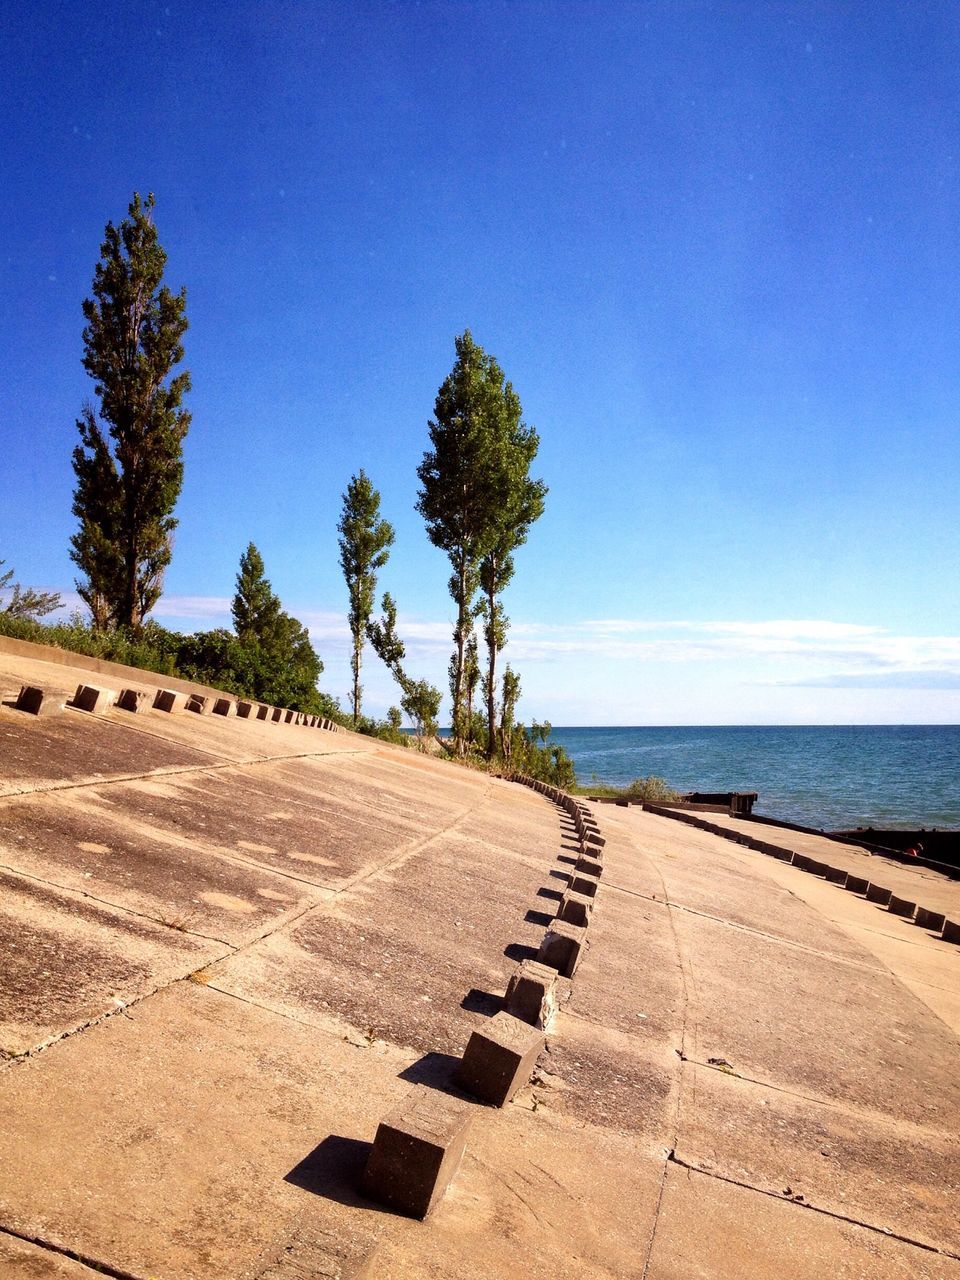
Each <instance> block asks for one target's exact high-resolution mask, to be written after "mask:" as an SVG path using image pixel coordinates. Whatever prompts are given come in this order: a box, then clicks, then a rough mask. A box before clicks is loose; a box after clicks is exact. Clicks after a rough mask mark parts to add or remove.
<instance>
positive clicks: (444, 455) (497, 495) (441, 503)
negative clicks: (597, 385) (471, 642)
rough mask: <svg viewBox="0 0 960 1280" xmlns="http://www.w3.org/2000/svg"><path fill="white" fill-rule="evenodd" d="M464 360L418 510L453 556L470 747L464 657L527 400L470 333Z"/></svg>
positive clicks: (460, 746)
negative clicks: (512, 441)
mask: <svg viewBox="0 0 960 1280" xmlns="http://www.w3.org/2000/svg"><path fill="white" fill-rule="evenodd" d="M456 353H457V358H456V361H455V362H454V366H453V369H452V370H451V372H450V374H449V376H448V377H447V378H446V379H445V380H444V382H443V384H442V385H441V387H440V389H439V391H438V393H437V399H436V404H435V406H434V418H433V419H432V420H431V421H430V423H429V424H428V427H429V432H430V443H431V446H432V447H431V448H430V449H429V450H428V451H427V452H426V453H425V454H424V457H423V461H422V462H421V464H420V466H419V468H418V470H417V474H418V476H419V479H420V486H421V487H420V492H419V494H418V498H417V510H418V511H419V513H420V514H421V515H422V516H423V518H424V521H425V522H426V526H427V534H428V536H429V538H430V541H431V542H432V543H433V544H434V546H436V547H439V548H440V549H441V550H442V551H445V552H446V553H447V556H448V557H449V559H450V564H451V566H452V568H453V573H452V575H451V578H450V594H451V596H452V597H453V600H454V603H455V604H456V608H457V621H456V625H455V627H454V632H453V639H454V646H455V648H454V658H453V670H452V679H451V687H452V695H453V733H454V740H455V746H456V750H457V752H458V753H459V754H462V753H463V751H464V748H465V738H466V723H465V721H466V715H465V710H466V708H465V701H466V700H465V697H464V683H465V682H464V654H465V650H466V646H467V642H468V639H469V636H470V632H471V630H472V629H473V612H472V608H473V600H474V597H475V595H476V591H477V587H478V584H479V579H478V572H479V567H480V564H481V562H482V560H483V558H484V556H486V555H487V553H488V552H489V551H490V549H491V548H492V547H493V545H494V544H495V542H496V539H497V535H498V530H499V527H500V515H499V511H498V506H499V504H500V503H501V502H502V501H503V499H504V496H505V494H506V493H507V491H508V487H509V486H508V484H507V483H506V481H505V478H504V467H505V464H506V459H505V457H504V448H505V444H506V442H507V441H508V440H509V438H510V435H511V431H513V430H515V429H516V425H517V424H518V423H519V421H520V401H519V399H518V397H517V395H516V393H515V392H514V390H513V388H512V386H511V385H510V383H509V382H505V381H504V376H503V372H502V370H501V368H500V366H499V365H498V364H497V362H496V360H495V359H494V358H493V356H489V355H487V353H486V352H485V351H484V350H483V348H482V347H480V346H478V345H477V344H476V343H475V342H474V341H473V338H472V336H471V334H470V331H469V330H467V331H466V332H464V333H463V334H461V335H460V336H459V337H458V338H457V339H456Z"/></svg>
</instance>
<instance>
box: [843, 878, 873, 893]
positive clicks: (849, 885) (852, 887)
mask: <svg viewBox="0 0 960 1280" xmlns="http://www.w3.org/2000/svg"><path fill="white" fill-rule="evenodd" d="M843 887H844V888H845V889H846V890H847V891H848V892H849V893H866V892H867V890H868V889H869V888H870V881H869V880H866V879H864V877H863V876H847V879H846V882H845V884H844V886H843Z"/></svg>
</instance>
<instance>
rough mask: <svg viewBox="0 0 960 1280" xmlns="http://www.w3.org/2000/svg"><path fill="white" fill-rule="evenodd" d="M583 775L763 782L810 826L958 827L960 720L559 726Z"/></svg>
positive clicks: (556, 734)
mask: <svg viewBox="0 0 960 1280" xmlns="http://www.w3.org/2000/svg"><path fill="white" fill-rule="evenodd" d="M550 743H551V744H556V745H559V746H562V747H564V748H565V750H566V751H567V753H568V754H569V755H570V757H571V758H572V760H573V762H574V767H575V768H576V771H577V781H578V783H579V784H580V785H581V786H585V787H588V786H589V785H590V783H591V782H594V781H596V782H606V783H609V784H611V785H613V786H626V785H627V784H628V783H630V782H632V781H633V780H634V778H638V777H646V776H648V775H650V774H655V775H657V776H658V777H661V778H664V779H665V780H666V781H667V783H669V785H670V786H672V787H674V788H676V789H677V790H678V791H756V792H758V794H759V799H758V800H757V803H756V805H755V807H754V808H755V812H756V813H760V814H763V815H765V816H767V817H771V818H780V819H782V820H784V821H787V822H797V823H801V824H803V825H804V826H811V827H823V828H825V829H827V830H839V829H845V828H850V827H858V826H873V827H907V828H912V827H927V828H931V827H937V828H939V829H941V830H943V829H946V828H955V827H960V725H702V726H693V725H683V726H645V727H633V726H620V727H602V726H597V727H564V726H560V725H557V726H554V727H553V730H552V733H551V737H550Z"/></svg>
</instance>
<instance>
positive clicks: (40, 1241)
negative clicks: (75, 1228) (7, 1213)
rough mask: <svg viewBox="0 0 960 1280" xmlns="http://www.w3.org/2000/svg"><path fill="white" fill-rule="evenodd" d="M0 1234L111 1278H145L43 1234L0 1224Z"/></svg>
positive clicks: (134, 1279) (123, 1279)
mask: <svg viewBox="0 0 960 1280" xmlns="http://www.w3.org/2000/svg"><path fill="white" fill-rule="evenodd" d="M0 1235H5V1236H9V1237H10V1238H11V1239H12V1240H20V1241H21V1242H22V1243H23V1244H32V1245H33V1246H34V1247H35V1248H37V1249H43V1250H44V1251H45V1252H47V1253H55V1254H57V1255H59V1256H60V1257H61V1258H69V1259H70V1261H71V1262H79V1263H81V1264H82V1265H83V1266H85V1267H87V1268H88V1269H89V1270H90V1271H95V1272H96V1273H97V1274H98V1275H101V1276H111V1277H112V1278H113V1280H147V1277H145V1276H140V1275H137V1274H136V1273H135V1272H133V1271H124V1270H121V1269H120V1268H119V1267H111V1265H110V1263H109V1262H103V1261H101V1260H100V1259H99V1258H93V1257H91V1256H90V1255H89V1254H86V1253H83V1252H81V1251H80V1250H79V1249H69V1248H68V1247H67V1246H66V1245H63V1244H56V1243H55V1242H54V1241H53V1240H46V1239H44V1237H43V1236H32V1235H28V1234H27V1233H26V1232H25V1231H16V1230H14V1228H13V1227H5V1226H3V1225H2V1224H0Z"/></svg>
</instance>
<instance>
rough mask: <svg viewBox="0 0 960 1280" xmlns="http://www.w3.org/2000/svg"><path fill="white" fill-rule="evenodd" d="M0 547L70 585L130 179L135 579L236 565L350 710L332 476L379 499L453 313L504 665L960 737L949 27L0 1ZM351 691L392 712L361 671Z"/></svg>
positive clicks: (442, 627)
mask: <svg viewBox="0 0 960 1280" xmlns="http://www.w3.org/2000/svg"><path fill="white" fill-rule="evenodd" d="M0 15H2V17H0V70H2V76H0V107H2V118H3V120H4V129H3V134H2V143H0V147H2V150H0V246H2V251H0V443H2V459H3V465H2V467H0V556H2V557H4V558H5V559H6V560H7V561H8V563H10V564H13V565H15V566H16V568H17V571H18V577H19V578H21V579H22V580H23V581H26V582H29V583H31V584H33V585H36V586H44V587H51V588H60V589H64V590H69V589H70V588H71V586H72V580H73V566H72V565H71V564H70V562H69V559H68V556H67V546H68V540H69V537H70V535H71V533H72V531H73V528H74V521H73V518H72V516H71V514H70V504H71V494H72V488H73V474H72V471H71V468H70V454H71V451H72V449H73V447H74V444H75V440H76V433H75V426H74V423H75V419H76V417H77V415H78V413H79V411H80V408H81V406H82V404H83V402H84V399H85V398H86V397H88V396H89V395H90V394H91V385H90V382H89V379H88V378H87V376H86V374H85V373H84V371H83V369H82V367H81V363H80V358H81V330H82V327H83V320H82V316H81V311H80V304H81V301H82V299H83V298H84V297H85V296H87V295H88V294H89V292H90V282H91V277H92V273H93V267H94V264H95V262H96V260H97V257H98V253H99V245H100V241H101V238H102V234H103V227H104V224H105V223H106V221H107V220H108V219H113V220H115V221H119V220H120V219H121V218H122V217H123V216H124V215H125V213H126V208H127V204H128V202H129V200H130V197H131V193H132V192H133V191H134V190H139V191H141V192H147V191H154V192H155V193H156V197H157V211H156V220H157V225H158V228H159V232H160V238H161V241H162V243H163V245H164V247H165V249H166V250H167V253H168V259H169V260H168V269H167V280H168V282H169V283H170V284H171V285H172V286H173V287H175V288H176V287H179V286H180V285H181V284H184V285H186V288H187V311H188V317H189V320H190V330H189V332H188V334H187V337H186V348H187V358H186V361H185V364H186V366H187V367H188V368H189V369H190V371H191V374H192V376H193V385H194V389H193V392H192V393H191V395H190V397H189V407H190V408H191V410H192V412H193V425H192V428H191V431H190V434H189V436H188V439H187V442H186V459H185V460H186V478H185V484H184V489H183V494H182V497H181V499H180V502H179V505H178V509H177V514H178V516H179V520H180V525H179V529H178V531H177V537H176V548H175V553H174V560H173V565H172V567H171V570H170V572H169V574H168V578H167V583H166V591H167V594H166V596H165V598H164V600H163V601H162V602H161V605H160V607H159V609H158V611H157V616H158V617H159V618H160V619H161V620H162V621H165V622H168V623H169V624H170V625H176V626H181V627H184V628H190V629H192V628H194V627H196V626H212V625H217V624H219V623H221V622H224V621H226V620H227V618H228V614H227V608H226V605H227V601H228V599H229V597H230V595H231V594H232V590H233V584H234V577H235V574H236V569H237V562H238V560H239V557H240V554H241V552H242V550H243V549H244V547H245V545H246V543H247V542H248V541H249V540H251V539H252V540H253V541H254V542H255V543H256V544H257V545H258V546H259V548H260V550H261V552H262V554H263V556H264V559H265V561H266V566H267V572H268V575H269V576H270V577H271V580H272V581H273V584H274V586H275V587H276V589H277V590H278V592H279V594H280V595H281V597H282V599H283V601H284V604H285V606H286V607H287V608H288V609H290V611H291V612H294V613H296V614H297V615H298V616H300V617H302V618H303V619H304V620H305V621H306V622H308V623H309V624H310V626H311V628H312V631H313V634H314V637H315V640H316V644H317V647H318V649H319V650H320V652H321V656H322V657H323V658H324V660H325V662H326V667H327V670H326V673H325V678H324V680H323V682H322V684H323V686H324V687H325V688H327V689H328V690H329V691H330V692H332V693H335V694H337V695H338V696H340V697H344V695H345V694H346V690H347V687H348V677H347V665H346V636H345V628H344V623H343V620H342V619H343V614H344V612H345V608H346V601H345V590H344V587H343V583H342V580H341V578H340V572H339V566H338V563H337V547H336V522H337V518H338V513H339V505H340V495H341V493H342V491H343V489H344V487H345V485H346V483H347V481H348V479H349V478H350V476H351V474H353V473H354V472H355V471H357V470H358V469H359V468H360V467H364V468H365V469H366V470H367V471H368V473H369V474H370V475H371V477H372V478H373V479H374V482H375V483H376V484H377V485H378V487H379V488H380V489H381V491H382V494H383V509H384V513H385V514H386V515H387V516H388V518H389V519H390V520H392V521H393V523H394V524H395V526H396V528H397V535H398V536H397V544H396V547H395V550H394V554H393V557H392V559H391V561H390V564H389V566H388V567H387V569H386V570H385V571H384V573H383V575H382V578H381V586H382V587H383V588H387V589H389V590H390V591H392V593H393V594H394V596H395V598H396V599H397V601H398V605H399V608H400V615H401V622H402V624H403V626H402V629H403V631H404V634H405V636H406V638H407V640H408V647H409V649H410V652H411V657H412V661H411V666H412V667H413V668H415V670H416V673H417V674H420V673H422V674H425V675H429V676H431V677H432V678H433V679H434V680H435V681H436V682H437V683H443V682H444V673H445V669H446V661H447V657H448V654H449V649H450V642H449V633H450V627H451V624H452V619H453V607H452V605H451V603H450V601H449V597H448V596H447V593H446V583H447V577H448V569H447V564H446V561H445V560H444V558H443V556H442V555H441V553H440V552H438V551H436V550H435V549H433V548H432V547H431V546H430V545H429V544H428V542H427V539H426V536H425V533H424V530H423V527H422V523H421V522H420V520H419V517H417V515H416V514H415V512H414V510H413V507H414V502H415V499H416V487H417V481H416V466H417V463H418V462H419V460H420V458H421V456H422V454H423V451H424V449H425V448H426V445H427V434H426V424H427V420H428V418H429V416H430V415H431V412H432V408H433V400H434V396H435V394H436V390H437V387H438V385H439V383H440V382H441V381H442V380H443V378H444V376H445V375H446V373H447V372H448V371H449V368H450V366H451V364H452V361H453V356H454V352H453V338H454V335H455V334H456V333H458V332H460V331H462V330H463V329H464V328H466V327H469V328H471V329H472V331H473V334H474V336H475V338H476V339H477V341H478V342H480V343H481V344H482V345H483V346H484V347H486V349H487V350H489V351H491V352H493V353H494V354H495V355H496V356H497V357H498V359H499V360H500V363H501V364H502V366H503V368H504V369H505V370H506V372H507V374H508V376H509V377H510V378H511V380H512V381H513V383H514V386H515V388H516V389H517V391H518V393H519V395H520V398H521V400H522V403H523V406H524V417H525V419H526V421H528V422H529V423H531V424H533V425H534V426H536V428H537V429H538V431H539V432H540V436H541V441H542V443H541V449H540V454H539V457H538V460H537V472H538V474H540V475H542V477H543V478H544V479H545V480H546V482H547V484H548V485H549V487H550V494H549V497H548V500H547V510H546V514H545V515H544V517H543V519H542V520H541V521H540V522H539V524H538V525H537V526H536V527H535V528H534V530H533V532H532V533H531V536H530V540H529V543H528V545H527V546H526V547H525V548H523V549H522V550H521V552H520V553H519V554H518V556H517V575H516V580H515V583H514V585H513V586H512V587H511V589H510V591H509V593H508V597H507V607H508V612H509V613H510V615H511V617H512V618H513V621H514V628H513V631H512V633H511V640H510V644H509V646H508V648H507V651H506V655H505V656H506V657H507V658H508V659H510V660H511V661H512V662H513V663H514V665H515V666H516V667H517V668H518V669H519V671H520V673H521V678H522V681H523V689H524V699H523V702H522V705H521V711H522V712H523V713H524V714H525V715H526V716H527V717H530V716H536V717H544V716H546V717H549V718H550V719H552V720H553V722H554V723H555V724H563V723H580V724H592V723H612V724H617V723H621V724H623V723H626V724H670V723H694V724H695V723H739V722H753V723H782V722H811V723H817V722H840V721H852V722H884V721H890V722H900V721H918V722H923V721H948V722H957V721H958V720H960V640H958V639H957V636H958V624H960V592H958V590H957V575H958V566H960V521H958V519H957V506H958V503H957V494H958V480H960V465H958V448H957V444H958V431H957V421H958V404H960V345H958V334H960V325H958V297H960V268H958V261H960V255H958V214H960V199H958V197H960V184H958V163H960V152H958V148H960V127H958V125H960V121H958V107H960V93H958V90H960V58H958V47H960V41H958V37H960V6H957V5H956V4H954V3H936V2H932V3H925V4H917V3H915V2H911V3H903V4H896V3H891V2H889V0H887V2H885V3H879V4H871V5H856V6H853V5H850V6H848V5H843V4H836V3H819V4H813V3H803V0H797V2H796V3H783V4H779V3H766V4H763V3H760V4H737V3H735V2H732V3H723V4H721V3H683V2H681V0H671V2H663V3H626V2H623V3H611V4H607V3H579V4H563V3H544V4H539V3H537V4H535V3H523V2H522V0H513V2H511V3H493V2H489V3H486V2H478V3H474V4H466V3H419V4H415V3H396V4H389V3H349V4H346V3H344V4H337V5H332V4H324V3H271V4H269V5H263V4H252V3H244V2H242V0H241V2H240V3H235V4H230V5H227V4H221V3H204V2H203V0H200V2H199V3H190V4H186V3H181V2H179V0H173V2H172V3H167V4H164V3H159V4H158V3H147V2H145V0H123V2H122V3H116V2H114V3H110V2H108V3H100V4H98V5H96V6H89V5H73V4H66V3H62V4H53V3H43V2H42V0H40V2H38V3H36V4H33V5H31V6H23V5H15V4H13V3H11V2H10V0H2V3H0ZM365 683H366V686H367V689H368V701H369V707H370V710H372V711H378V712H382V711H383V709H384V708H385V707H386V706H387V705H388V704H389V703H390V702H392V701H394V700H395V695H394V693H393V690H392V689H391V687H390V684H389V681H388V679H387V677H386V676H385V674H383V673H382V672H381V671H379V670H378V669H377V663H376V660H375V659H374V658H373V656H372V655H369V656H368V658H367V668H366V680H365Z"/></svg>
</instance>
